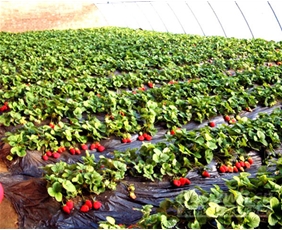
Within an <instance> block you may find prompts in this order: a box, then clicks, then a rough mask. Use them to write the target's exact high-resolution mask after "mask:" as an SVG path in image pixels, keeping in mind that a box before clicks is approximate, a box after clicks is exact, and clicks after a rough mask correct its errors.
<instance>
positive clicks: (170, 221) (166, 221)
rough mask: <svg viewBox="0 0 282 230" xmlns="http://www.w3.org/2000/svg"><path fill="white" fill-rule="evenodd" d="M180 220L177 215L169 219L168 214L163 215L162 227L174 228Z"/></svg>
mask: <svg viewBox="0 0 282 230" xmlns="http://www.w3.org/2000/svg"><path fill="white" fill-rule="evenodd" d="M178 221H179V220H178V218H177V217H175V216H171V217H169V219H167V216H166V215H164V214H162V215H161V225H162V228H167V229H172V228H173V227H174V226H175V225H176V224H177V223H178Z"/></svg>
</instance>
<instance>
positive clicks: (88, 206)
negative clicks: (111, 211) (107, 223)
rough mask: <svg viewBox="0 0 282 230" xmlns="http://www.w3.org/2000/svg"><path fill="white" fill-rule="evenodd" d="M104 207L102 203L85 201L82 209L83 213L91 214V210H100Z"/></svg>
mask: <svg viewBox="0 0 282 230" xmlns="http://www.w3.org/2000/svg"><path fill="white" fill-rule="evenodd" d="M101 206H102V203H101V202H100V201H97V200H94V201H91V200H85V201H84V204H83V205H82V206H81V207H80V211H81V212H89V211H90V210H91V209H95V210H98V209H100V208H101Z"/></svg>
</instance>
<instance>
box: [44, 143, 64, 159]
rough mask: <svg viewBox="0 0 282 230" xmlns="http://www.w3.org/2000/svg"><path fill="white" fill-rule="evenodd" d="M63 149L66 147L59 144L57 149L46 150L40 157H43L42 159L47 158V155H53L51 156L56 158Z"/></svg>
mask: <svg viewBox="0 0 282 230" xmlns="http://www.w3.org/2000/svg"><path fill="white" fill-rule="evenodd" d="M64 151H66V148H65V147H64V146H60V147H59V148H58V149H57V151H54V152H52V151H50V150H48V151H46V153H45V154H43V156H42V159H43V160H44V161H47V160H49V157H53V158H55V159H58V158H59V157H60V156H61V153H62V152H64Z"/></svg>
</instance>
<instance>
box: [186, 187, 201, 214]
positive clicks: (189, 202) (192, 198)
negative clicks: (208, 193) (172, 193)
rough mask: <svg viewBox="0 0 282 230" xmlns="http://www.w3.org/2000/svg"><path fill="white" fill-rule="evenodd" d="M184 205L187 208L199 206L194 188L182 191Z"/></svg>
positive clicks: (191, 208)
mask: <svg viewBox="0 0 282 230" xmlns="http://www.w3.org/2000/svg"><path fill="white" fill-rule="evenodd" d="M183 198H184V202H183V204H184V206H185V207H186V208H187V209H189V210H194V209H197V208H198V206H199V196H198V194H197V193H196V192H195V190H189V191H187V192H185V193H184V196H183Z"/></svg>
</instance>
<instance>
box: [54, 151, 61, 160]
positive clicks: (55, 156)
mask: <svg viewBox="0 0 282 230" xmlns="http://www.w3.org/2000/svg"><path fill="white" fill-rule="evenodd" d="M52 156H53V157H54V158H55V159H58V158H59V157H60V156H61V154H60V153H58V152H53V154H52Z"/></svg>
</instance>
